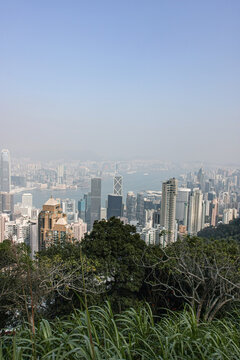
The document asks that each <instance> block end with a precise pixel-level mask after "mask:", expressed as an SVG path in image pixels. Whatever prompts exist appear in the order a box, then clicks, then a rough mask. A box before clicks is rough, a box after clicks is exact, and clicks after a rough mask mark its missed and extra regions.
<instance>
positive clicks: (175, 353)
mask: <svg viewBox="0 0 240 360" xmlns="http://www.w3.org/2000/svg"><path fill="white" fill-rule="evenodd" d="M239 324H240V314H239V313H237V312H236V313H235V314H234V316H231V317H227V318H226V319H224V320H215V321H213V322H212V323H204V322H202V323H201V324H198V323H197V319H196V316H195V313H194V312H193V311H190V310H189V311H186V310H185V311H183V312H180V313H175V314H173V313H169V314H167V315H166V316H163V317H161V318H159V319H156V318H154V317H153V315H152V312H151V309H150V307H149V306H147V305H146V306H144V307H141V308H139V309H138V310H136V309H133V308H131V309H129V310H127V311H125V312H123V313H121V314H117V315H114V313H113V312H112V309H111V307H110V306H109V304H106V305H105V306H102V307H92V308H90V310H89V312H84V311H76V312H75V313H74V314H73V315H72V316H70V317H69V318H67V319H65V320H56V321H54V322H48V321H47V320H42V321H41V322H40V323H39V325H38V327H37V329H36V334H35V335H34V336H32V334H31V331H30V330H29V327H28V326H27V325H24V326H23V327H22V328H21V329H19V330H18V331H17V333H16V335H15V336H2V338H1V357H0V358H2V359H15V360H26V359H42V360H47V359H48V360H50V359H51V360H52V359H58V360H60V359H68V360H73V359H79V360H80V359H82V360H84V359H86V360H88V359H89V360H90V359H91V360H93V359H95V360H100V359H101V360H103V359H104V360H105V359H115V360H121V359H125V360H141V359H142V360H154V359H158V360H159V359H163V360H176V359H184V360H206V359H211V360H225V359H226V360H229V359H235V360H237V359H239V358H240V337H239V331H240V326H239Z"/></svg>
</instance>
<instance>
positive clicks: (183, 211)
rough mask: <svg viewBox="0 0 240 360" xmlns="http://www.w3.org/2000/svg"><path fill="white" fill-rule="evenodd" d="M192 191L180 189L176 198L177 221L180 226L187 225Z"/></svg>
mask: <svg viewBox="0 0 240 360" xmlns="http://www.w3.org/2000/svg"><path fill="white" fill-rule="evenodd" d="M190 191H191V190H190V189H188V188H178V193H177V198H176V220H177V221H178V223H179V224H182V225H185V226H186V225H187V214H188V200H189V194H190Z"/></svg>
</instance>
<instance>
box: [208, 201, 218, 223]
mask: <svg viewBox="0 0 240 360" xmlns="http://www.w3.org/2000/svg"><path fill="white" fill-rule="evenodd" d="M217 216H218V200H217V198H215V199H213V200H212V201H211V202H210V224H211V226H216V225H217Z"/></svg>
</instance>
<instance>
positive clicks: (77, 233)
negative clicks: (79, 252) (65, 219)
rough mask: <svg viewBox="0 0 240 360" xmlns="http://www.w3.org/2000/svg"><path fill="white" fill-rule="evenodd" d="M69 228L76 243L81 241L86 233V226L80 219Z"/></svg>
mask: <svg viewBox="0 0 240 360" xmlns="http://www.w3.org/2000/svg"><path fill="white" fill-rule="evenodd" d="M71 226H72V230H73V236H74V239H76V240H77V241H81V240H82V239H83V238H84V235H85V234H86V232H87V224H86V223H85V222H84V221H83V220H82V219H78V220H77V221H76V222H74V223H73V224H72V225H71Z"/></svg>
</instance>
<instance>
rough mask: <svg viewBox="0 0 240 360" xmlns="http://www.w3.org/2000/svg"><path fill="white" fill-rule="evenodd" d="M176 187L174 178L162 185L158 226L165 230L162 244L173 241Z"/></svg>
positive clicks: (176, 182) (176, 183)
mask: <svg viewBox="0 0 240 360" xmlns="http://www.w3.org/2000/svg"><path fill="white" fill-rule="evenodd" d="M177 186H178V181H177V180H176V179H175V178H172V179H169V180H168V181H165V182H163V184H162V201H161V215H160V224H161V226H162V227H164V229H165V230H166V234H165V235H164V239H163V241H164V244H169V243H171V242H173V241H174V240H175V231H176V198H177Z"/></svg>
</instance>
